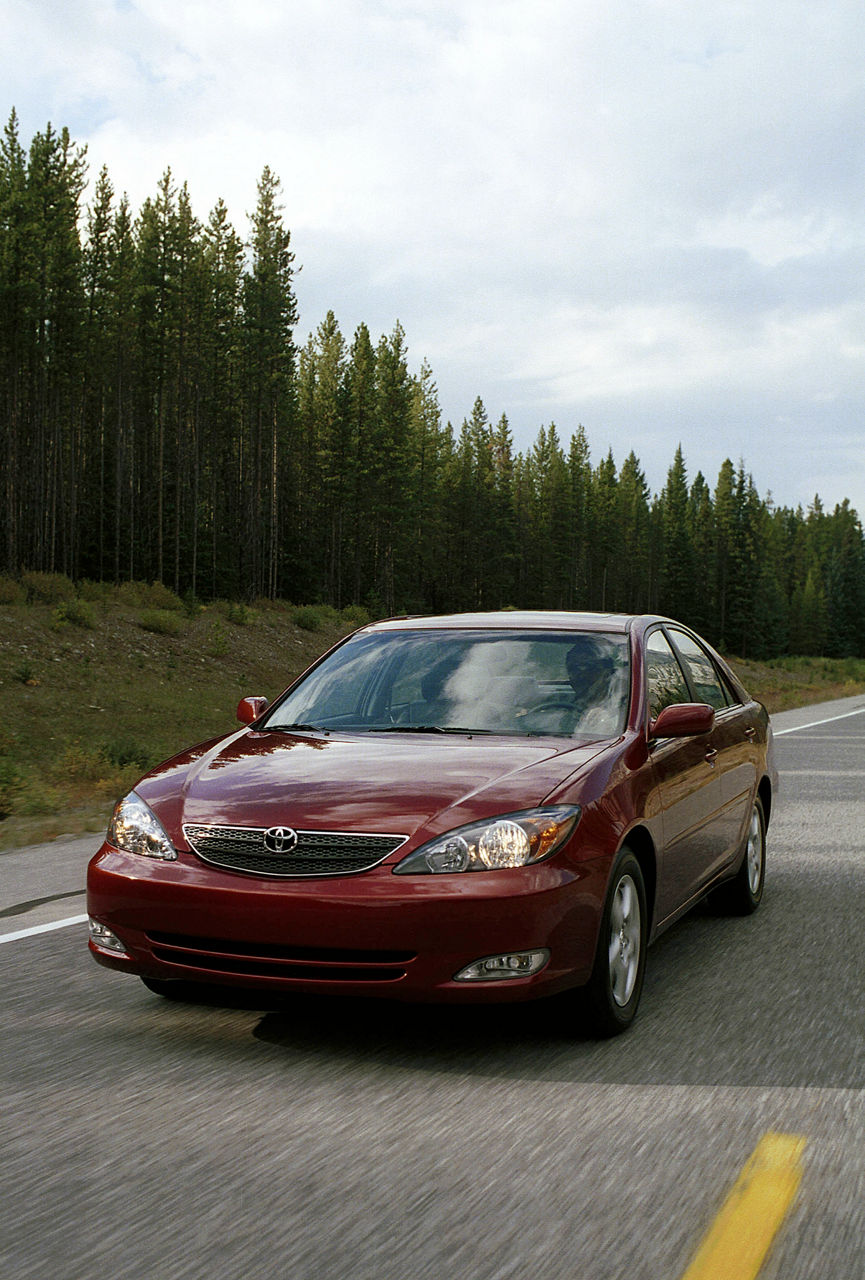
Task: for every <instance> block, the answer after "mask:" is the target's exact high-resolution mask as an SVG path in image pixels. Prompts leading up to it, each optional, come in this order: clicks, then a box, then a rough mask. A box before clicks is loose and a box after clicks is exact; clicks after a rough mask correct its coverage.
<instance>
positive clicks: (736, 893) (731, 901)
mask: <svg viewBox="0 0 865 1280" xmlns="http://www.w3.org/2000/svg"><path fill="white" fill-rule="evenodd" d="M765 882H766V818H765V815H764V813H763V802H762V801H761V800H760V797H759V796H755V797H754V805H753V808H752V809H751V817H750V819H749V821H748V830H747V831H746V832H745V842H744V846H743V849H742V861H741V863H740V864H739V870H738V871H737V872H736V874H735V875H734V876H733V878H732V880H728V881H727V883H726V884H722V885H721V887H720V888H719V889H716V890H715V892H714V893H713V894H712V906H713V907H714V908H715V910H717V911H721V912H723V913H724V914H725V915H731V916H750V915H753V913H754V912H755V911H756V910H757V908H758V907H759V905H760V902H761V901H762V898H763V886H764V884H765Z"/></svg>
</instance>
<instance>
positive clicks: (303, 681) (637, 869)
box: [88, 612, 776, 1035]
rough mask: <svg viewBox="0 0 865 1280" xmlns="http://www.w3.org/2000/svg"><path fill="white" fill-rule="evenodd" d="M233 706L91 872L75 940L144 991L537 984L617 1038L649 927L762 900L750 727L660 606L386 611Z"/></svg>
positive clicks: (748, 712) (767, 782) (512, 991)
mask: <svg viewBox="0 0 865 1280" xmlns="http://www.w3.org/2000/svg"><path fill="white" fill-rule="evenodd" d="M237 717H238V720H239V721H240V722H241V726H242V727H240V728H239V729H236V730H235V731H234V732H232V733H229V734H228V735H227V736H225V737H221V738H218V739H216V740H214V741H210V742H205V743H202V744H200V745H198V746H194V747H192V748H190V749H188V750H186V751H183V752H181V754H179V755H177V756H175V757H174V758H173V759H171V760H168V761H167V762H166V763H164V764H162V765H160V766H159V767H158V768H156V769H154V770H152V771H151V772H150V773H148V774H147V775H146V776H145V777H143V778H142V779H141V781H140V782H139V783H138V785H137V786H136V787H135V789H134V791H132V792H130V793H129V795H127V796H126V797H125V798H124V799H122V800H121V801H120V802H119V803H118V805H117V807H116V809H115V812H114V815H113V818H112V820H111V823H110V826H109V829H108V832H107V835H106V838H105V842H104V844H103V845H102V847H101V849H100V850H99V852H98V853H97V854H96V856H95V857H94V858H93V859H92V861H91V863H90V867H89V870H88V911H89V915H90V944H89V945H90V949H91V952H92V954H93V956H94V957H95V959H96V960H97V961H99V963H100V964H103V965H106V966H108V967H109V968H113V969H120V970H124V971H125V972H128V973H131V974H137V975H138V976H139V977H140V978H141V979H142V980H143V982H144V983H145V984H146V985H147V986H148V987H149V988H150V989H151V990H152V991H155V992H157V993H158V994H160V995H164V996H169V997H170V996H172V995H181V994H188V993H189V992H191V991H195V990H200V989H202V988H207V989H210V990H212V989H214V988H218V987H220V986H221V987H225V986H235V987H238V986H239V987H246V988H254V989H256V990H257V992H258V993H259V996H260V998H261V999H262V1001H264V1002H265V1004H266V1002H267V1000H268V999H269V998H273V997H278V996H280V995H282V994H285V993H287V992H291V991H298V992H305V993H322V994H324V993H339V994H343V995H346V994H351V995H360V996H377V997H390V998H397V999H402V1000H414V1001H453V1002H459V1001H462V1002H470V1001H514V1000H526V999H530V998H533V997H539V996H556V997H557V998H558V1004H559V1005H560V1006H562V1007H565V1006H566V1005H574V1006H575V1010H576V1013H575V1021H574V1026H575V1027H585V1028H587V1029H591V1030H593V1031H594V1032H595V1033H597V1034H601V1035H612V1034H615V1033H617V1032H619V1031H622V1030H624V1029H625V1028H626V1027H627V1026H629V1024H630V1023H631V1021H632V1020H633V1018H634V1015H635V1013H636V1011H637V1006H638V1003H639V1000H640V992H641V988H642V985H643V976H644V972H645V965H646V950H647V946H648V945H649V943H651V942H652V941H653V940H654V939H655V938H656V937H657V936H658V935H659V934H660V933H661V932H662V931H663V930H665V929H667V928H668V927H669V926H670V925H672V924H673V923H674V922H675V921H676V920H677V919H678V918H679V917H680V916H682V915H683V913H684V912H686V911H688V910H689V909H690V908H691V907H693V906H694V905H695V904H696V903H697V902H699V901H701V900H702V899H704V898H706V897H708V896H710V895H711V898H712V901H713V904H714V905H715V906H716V907H718V908H719V909H722V910H727V911H730V912H733V913H738V914H743V915H745V914H750V913H752V912H753V911H755V910H756V908H757V907H758V905H759V903H760V899H761V897H762V894H763V883H764V876H765V859H766V829H767V826H768V823H769V820H770V817H771V813H772V806H773V801H774V794H775V786H776V774H775V769H774V766H773V761H772V743H771V731H770V728H769V722H768V717H767V714H766V711H765V710H764V708H763V707H762V706H761V705H760V703H758V702H757V701H755V700H754V699H753V698H751V697H750V696H749V694H748V693H747V692H746V690H745V689H744V688H743V687H742V685H741V683H740V681H739V680H738V679H737V677H736V675H735V674H734V673H733V671H732V670H731V669H730V667H729V666H728V665H727V664H726V663H725V662H724V661H723V660H722V659H721V658H720V657H719V655H718V654H717V653H716V652H715V651H714V650H713V649H712V648H711V647H710V646H709V645H708V644H706V643H705V642H704V641H703V640H701V639H700V638H699V637H698V636H697V635H695V634H694V632H693V631H691V630H689V629H688V628H687V627H685V626H682V625H680V624H679V623H676V622H673V621H671V620H669V619H665V618H661V617H655V616H638V617H633V616H622V615H610V614H579V613H529V612H503V613H484V614H457V615H453V616H449V617H431V618H399V619H391V620H389V621H386V622H379V623H374V624H372V625H370V626H366V627H363V628H361V629H360V630H359V631H356V632H355V633H354V634H353V635H351V636H349V637H347V638H346V639H344V640H342V641H341V642H340V643H339V644H337V645H336V646H335V647H334V648H333V649H331V650H330V651H329V652H328V653H326V654H325V655H324V656H323V657H321V658H320V659H319V660H318V661H317V662H316V663H315V664H314V665H313V666H312V667H311V668H310V669H309V670H308V671H306V672H305V673H304V674H303V675H302V676H300V678H299V679H297V680H296V681H295V682H294V683H293V684H292V685H290V686H289V688H288V689H287V690H286V691H285V692H284V693H282V694H281V695H280V696H279V697H278V698H276V699H275V701H273V702H272V703H271V704H268V702H267V700H266V699H265V698H264V697H261V696H249V697H244V698H242V699H241V701H240V704H239V706H238V708H237Z"/></svg>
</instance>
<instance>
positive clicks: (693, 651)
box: [670, 631, 727, 711]
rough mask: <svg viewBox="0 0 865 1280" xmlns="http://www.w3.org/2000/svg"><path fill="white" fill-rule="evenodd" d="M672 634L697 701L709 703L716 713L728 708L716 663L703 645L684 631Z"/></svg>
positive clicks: (672, 632)
mask: <svg viewBox="0 0 865 1280" xmlns="http://www.w3.org/2000/svg"><path fill="white" fill-rule="evenodd" d="M670 634H671V636H672V639H673V643H674V644H675V646H676V648H677V650H678V651H679V655H680V657H681V659H682V662H683V663H684V665H685V670H686V671H687V673H688V678H689V679H690V681H691V685H692V687H693V690H694V696H695V698H696V699H697V701H698V702H707V703H708V704H709V706H710V707H714V708H715V710H716V711H719V710H720V709H721V708H722V707H726V706H727V695H726V693H725V692H724V686H723V685H722V684H721V680H720V677H719V676H718V673H717V671H716V670H715V664H714V662H713V661H712V659H711V658H710V657H709V655H708V653H706V651H705V649H704V648H703V647H702V645H699V644H697V642H696V640H692V639H691V637H690V636H688V635H685V633H684V631H671V632H670Z"/></svg>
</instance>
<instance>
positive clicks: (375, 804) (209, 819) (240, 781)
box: [136, 729, 605, 848]
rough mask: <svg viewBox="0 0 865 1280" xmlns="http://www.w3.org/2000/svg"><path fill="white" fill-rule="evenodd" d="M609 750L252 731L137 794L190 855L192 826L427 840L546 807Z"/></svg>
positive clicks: (209, 748) (165, 769) (192, 757)
mask: <svg viewBox="0 0 865 1280" xmlns="http://www.w3.org/2000/svg"><path fill="white" fill-rule="evenodd" d="M604 745H605V744H603V743H597V742H595V743H591V744H588V745H583V746H574V744H573V742H571V741H570V740H567V741H562V740H555V741H552V740H550V739H549V738H547V739H544V740H536V739H532V740H526V739H519V740H514V739H507V740H506V739H503V738H499V737H495V738H493V737H490V738H486V737H473V738H468V737H452V736H447V737H446V736H434V735H429V736H426V735H424V736H421V735H413V734H411V735H409V734H380V735H379V734H354V735H349V734H343V735H340V734H333V735H328V736H321V735H317V734H316V735H313V734H296V735H295V734H287V733H268V732H256V731H255V730H250V729H244V730H241V731H240V732H239V733H236V734H232V735H231V736H230V737H228V738H223V739H221V740H219V741H218V742H215V743H209V744H204V745H203V746H201V747H198V748H194V749H192V750H191V751H188V752H184V753H183V754H182V755H180V756H176V757H175V758H174V759H173V760H170V761H168V762H167V763H166V764H165V765H162V766H161V767H160V768H158V769H155V770H154V771H153V772H152V773H150V774H148V775H147V776H146V777H145V778H144V779H142V781H141V782H140V783H139V785H138V786H137V787H136V791H137V792H138V794H139V795H140V796H141V797H142V799H144V800H145V801H146V802H147V804H149V805H150V807H151V808H152V809H153V810H154V812H155V813H156V815H157V817H158V818H159V820H160V822H161V823H162V825H163V827H164V828H165V830H166V832H167V834H168V836H169V837H170V839H171V840H173V841H174V842H175V843H176V844H178V845H179V847H181V848H182V847H184V846H185V844H186V841H185V840H184V839H183V834H182V827H183V824H184V823H215V824H220V825H227V826H254V827H268V826H277V825H279V826H290V827H294V828H295V829H300V830H330V831H365V832H370V833H373V832H375V833H387V834H393V835H406V836H409V837H411V836H413V835H415V834H423V836H424V838H427V837H429V836H432V835H437V834H439V833H440V832H441V831H447V830H449V829H451V828H453V827H456V826H460V825H461V824H463V823H466V822H472V821H476V820H479V819H482V818H486V817H490V816H492V815H493V814H496V813H507V812H511V811H516V810H519V809H527V808H531V807H533V806H535V805H538V804H540V803H542V802H543V801H544V799H545V798H546V797H547V796H548V795H549V794H550V792H551V791H553V790H555V789H556V788H557V787H558V786H559V785H560V784H561V783H562V782H564V781H565V779H567V778H568V777H569V776H570V775H572V774H573V773H575V772H576V771H577V770H579V769H581V768H583V767H584V766H585V765H586V764H587V763H588V761H589V760H591V759H592V758H593V756H595V755H596V754H597V753H598V751H599V750H601V748H602V747H603V746H604Z"/></svg>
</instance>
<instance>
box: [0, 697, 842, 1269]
mask: <svg viewBox="0 0 865 1280" xmlns="http://www.w3.org/2000/svg"><path fill="white" fill-rule="evenodd" d="M851 713H852V714H851ZM836 717H843V718H836ZM814 721H826V722H825V723H822V724H817V725H814V726H813V727H808V726H809V725H811V724H812V722H814ZM774 724H775V729H776V733H777V734H778V739H777V746H778V756H779V763H780V767H781V771H782V786H783V792H782V795H781V797H780V798H779V802H778V808H777V812H776V814H775V815H774V818H773V822H772V826H771V828H770V833H769V836H770V838H769V856H770V864H769V873H768V880H767V889H766V896H765V898H764V902H763V906H762V907H761V909H760V911H759V912H758V913H757V915H756V916H754V917H752V918H750V919H747V920H729V919H723V918H717V917H713V916H711V915H709V914H708V913H705V912H700V913H696V914H693V915H692V916H690V917H689V918H688V919H686V920H685V921H683V922H682V923H681V924H680V925H679V926H677V927H676V928H675V929H674V930H673V931H672V932H671V933H669V934H668V935H666V936H665V937H664V938H663V939H662V940H661V941H660V942H659V943H658V944H657V946H656V947H655V948H653V950H652V951H651V952H650V955H649V971H648V977H647V981H646V986H645V989H644V994H643V1003H642V1006H641V1012H640V1017H639V1019H638V1021H637V1023H636V1024H635V1026H634V1027H633V1029H632V1030H631V1032H630V1033H629V1034H627V1035H625V1036H623V1037H620V1038H619V1039H618V1040H615V1041H612V1042H608V1043H600V1044H599V1043H595V1042H592V1041H590V1040H585V1039H581V1038H580V1037H579V1034H578V1032H576V1031H575V1029H574V1028H571V1027H559V1026H556V1025H555V1023H554V1022H551V1020H550V1017H549V1014H548V1012H546V1011H541V1010H540V1009H539V1008H535V1009H532V1008H525V1009H517V1010H507V1009H501V1010H491V1011H483V1010H481V1011H471V1012H470V1011H467V1010H455V1011H454V1010H447V1009H428V1008H422V1009H411V1008H402V1007H399V1006H397V1007H390V1006H386V1005H378V1004H360V1003H357V1002H351V1003H349V1002H343V1001H339V1002H334V1001H313V1000H297V1001H291V1002H290V1003H288V1004H286V1006H285V1007H284V1008H283V1009H282V1010H280V1011H279V1012H270V1013H262V1012H261V1011H258V1010H256V1009H254V1008H243V1007H239V1008H228V1009H226V1008H219V1007H201V1006H183V1005H173V1004H170V1003H168V1002H167V1001H164V1000H160V999H159V998H158V997H156V996H152V995H150V994H149V993H148V992H147V991H146V990H145V988H144V987H143V986H142V985H141V984H140V983H139V982H138V981H137V980H135V979H133V978H128V977H124V976H123V975H120V974H113V973H110V972H108V971H106V970H103V969H100V968H98V967H97V966H96V965H95V964H93V962H92V961H91V960H90V959H89V957H88V955H87V953H86V950H85V946H84V928H83V926H82V925H81V924H73V925H68V926H66V927H64V928H61V929H57V930H54V931H51V932H44V933H39V934H35V935H32V936H26V937H15V936H14V935H16V934H19V933H21V932H22V931H25V930H28V929H31V928H33V927H34V926H35V925H38V924H41V923H46V922H52V921H59V920H63V919H69V918H72V919H74V918H75V917H76V916H77V915H80V914H81V913H82V912H83V910H84V903H83V897H82V896H80V886H81V883H82V877H83V870H84V865H85V862H86V858H87V856H88V854H89V853H90V852H91V851H92V850H93V848H94V847H95V844H96V843H98V841H93V840H76V841H67V842H55V843H54V844H52V845H48V846H42V847H40V848H39V849H35V850H30V851H26V852H9V853H5V854H0V975H2V986H0V1004H2V1032H0V1071H2V1113H0V1114H2V1129H3V1161H2V1174H0V1177H2V1187H0V1275H2V1276H3V1277H4V1278H8V1280H25V1278H27V1277H39V1278H40V1280H45V1278H46V1277H50V1278H51V1280H91V1278H96V1277H100V1276H104V1275H108V1276H112V1277H117V1278H119V1280H154V1278H155V1277H158V1278H159V1280H175V1278H177V1280H185V1278H187V1277H189V1278H194V1280H205V1278H206V1280H235V1278H236V1280H240V1278H241V1277H243V1278H244V1280H258V1278H259V1277H268V1278H269V1277H286V1278H290V1280H307V1278H308V1280H366V1278H369V1280H372V1278H373V1277H374V1278H375V1280H405V1278H406V1277H411V1278H413V1280H416V1278H422V1277H436V1278H438V1277H445V1276H447V1277H459V1278H460V1280H462V1278H463V1277H465V1278H466V1280H510V1278H511V1277H514V1278H515V1280H516V1278H517V1277H519V1278H520V1280H524V1278H525V1277H531V1278H532V1280H569V1278H570V1277H574V1278H575V1280H576V1278H579V1280H614V1278H615V1280H619V1278H620V1277H622V1276H628V1277H629V1280H643V1278H645V1280H668V1278H669V1280H678V1277H680V1276H681V1275H682V1273H683V1272H684V1270H685V1269H686V1267H687V1265H688V1263H689V1260H690V1259H691V1257H692V1255H693V1252H694V1249H695V1247H696V1246H697V1244H698V1242H699V1240H700V1238H701V1237H702V1235H703V1233H704V1231H705V1230H706V1228H707V1227H708V1225H709V1224H710V1222H711V1221H712V1220H713V1218H714V1215H715V1214H716V1212H717V1210H718V1208H719V1206H720V1204H721V1202H722V1200H723V1199H724V1196H725V1195H726V1193H727V1191H728V1189H729V1188H730V1186H731V1185H732V1183H733V1182H734V1180H735V1179H736V1177H737V1175H738V1173H739V1171H740V1169H741V1168H742V1165H743V1164H744V1162H745V1161H746V1159H747V1157H748V1156H749V1154H750V1153H751V1152H752V1151H753V1149H754V1147H755V1146H756V1144H757V1142H758V1141H759V1139H760V1138H761V1136H762V1135H763V1134H764V1133H766V1132H769V1131H772V1132H781V1133H785V1134H796V1135H800V1136H802V1137H803V1138H805V1139H806V1147H805V1152H804V1157H803V1165H804V1176H803V1179H802V1183H801V1186H800V1189H799V1194H798V1197H797V1199H796V1201H795V1202H794V1206H793V1209H792V1211H791V1213H790V1214H789V1216H788V1217H787V1219H786V1221H785V1222H784V1225H783V1227H782V1229H781V1232H780V1234H779V1235H778V1237H777V1239H776V1241H775V1245H774V1247H773V1249H772V1252H771V1254H770V1256H769V1258H768V1260H767V1262H766V1264H765V1266H764V1268H763V1271H762V1272H761V1276H762V1277H767V1278H771V1277H784V1280H802V1278H804V1277H819V1278H820V1280H834V1278H836V1277H837V1278H838V1280H861V1278H862V1277H865V1141H863V1138H865V1105H863V1086H865V1053H863V1042H865V1018H863V1010H862V1004H863V1001H862V994H863V971H865V913H863V910H862V905H863V902H865V894H863V878H865V848H863V843H865V842H863V831H865V787H863V781H865V698H858V699H847V700H845V701H844V702H843V703H835V704H825V705H824V706H821V707H819V708H808V709H806V710H803V711H797V712H789V713H785V714H784V715H781V716H778V717H776V718H775V721H774ZM10 935H12V938H11V940H10ZM4 937H5V938H6V939H7V941H5V942H4V941H3V938H4Z"/></svg>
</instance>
